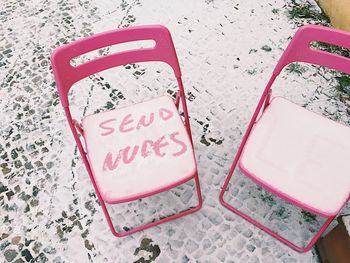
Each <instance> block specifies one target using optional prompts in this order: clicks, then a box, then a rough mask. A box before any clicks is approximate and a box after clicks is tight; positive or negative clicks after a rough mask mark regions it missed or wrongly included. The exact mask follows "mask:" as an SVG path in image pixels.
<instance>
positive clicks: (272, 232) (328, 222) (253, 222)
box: [220, 172, 336, 253]
mask: <svg viewBox="0 0 350 263" xmlns="http://www.w3.org/2000/svg"><path fill="white" fill-rule="evenodd" d="M232 174H233V172H232V173H230V175H229V176H228V179H231V177H232ZM227 182H229V181H227ZM227 187H228V184H226V182H225V185H224V187H223V188H222V190H221V192H220V202H221V204H222V205H223V206H225V207H226V208H227V209H229V210H230V211H232V212H234V213H236V214H238V215H239V216H241V217H243V218H244V219H245V220H247V221H248V222H250V223H252V224H254V225H255V226H257V227H258V228H260V229H261V230H263V231H265V232H266V233H268V234H269V235H271V236H273V237H274V238H276V239H278V240H279V241H281V242H283V243H284V244H286V245H287V246H289V247H291V248H293V249H294V250H296V251H298V252H302V253H304V252H307V251H309V250H310V249H311V248H312V247H313V245H314V244H315V243H316V241H317V240H318V239H319V237H320V236H321V235H322V233H323V232H324V231H325V230H326V229H327V227H328V226H329V224H330V223H331V222H332V221H333V219H334V218H335V217H336V215H335V216H331V217H328V218H327V220H326V222H325V223H324V224H323V225H322V227H321V228H320V229H319V231H318V232H317V233H316V235H315V236H314V237H313V238H312V239H311V241H310V242H309V244H308V245H307V246H305V247H300V246H297V245H295V244H293V243H292V242H290V241H289V240H287V239H286V238H284V237H282V236H281V235H279V234H277V233H276V232H274V231H273V230H271V229H269V228H267V227H266V226H264V225H263V224H261V223H259V222H258V221H256V220H255V219H253V218H252V217H250V216H248V215H246V214H244V213H243V212H242V211H240V210H238V209H237V208H235V207H233V206H232V205H231V204H229V203H227V202H226V201H225V200H224V194H225V192H226V190H227Z"/></svg>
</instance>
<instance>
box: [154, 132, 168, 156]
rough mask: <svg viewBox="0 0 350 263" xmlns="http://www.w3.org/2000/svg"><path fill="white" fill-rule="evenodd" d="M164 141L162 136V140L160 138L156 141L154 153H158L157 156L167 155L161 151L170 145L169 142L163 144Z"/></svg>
mask: <svg viewBox="0 0 350 263" xmlns="http://www.w3.org/2000/svg"><path fill="white" fill-rule="evenodd" d="M163 140H164V136H162V137H161V138H159V139H158V140H156V141H155V142H154V144H153V150H154V152H155V153H156V155H158V156H160V157H163V156H164V155H165V153H161V152H160V149H161V148H163V147H165V146H167V145H169V143H168V142H163V143H162V141H163Z"/></svg>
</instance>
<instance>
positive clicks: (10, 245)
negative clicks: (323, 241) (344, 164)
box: [0, 0, 350, 263]
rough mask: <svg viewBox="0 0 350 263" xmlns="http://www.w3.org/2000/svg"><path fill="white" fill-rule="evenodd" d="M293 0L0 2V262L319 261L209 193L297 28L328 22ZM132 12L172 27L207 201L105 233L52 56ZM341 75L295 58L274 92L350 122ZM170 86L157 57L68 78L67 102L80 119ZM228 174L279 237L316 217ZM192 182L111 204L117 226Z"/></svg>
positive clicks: (176, 203) (236, 194)
mask: <svg viewBox="0 0 350 263" xmlns="http://www.w3.org/2000/svg"><path fill="white" fill-rule="evenodd" d="M302 2H303V3H304V4H300V3H301V2H298V1H293V0H290V1H287V0H286V1H283V0H264V1H236V0H223V1H215V0H202V1H199V0H196V1H185V0H178V1H157V3H156V2H155V1H150V0H134V1H132V0H126V1H125V0H123V1H112V0H100V1H92V0H86V1H81V0H60V1H48V0H30V1H24V0H10V1H2V2H1V3H0V10H1V11H0V22H1V23H0V69H1V70H0V83H1V87H0V102H1V103H0V109H1V114H0V123H1V128H0V135H1V136H0V171H1V173H0V176H1V177H0V261H1V262H16V263H20V262H57V263H58V262H244V263H248V262H249V263H251V262H284V263H287V262H288V263H290V262H318V259H317V256H316V253H315V251H314V250H312V251H310V252H308V253H305V254H300V253H297V252H295V251H293V250H291V249H290V248H288V247H286V246H284V245H283V244H281V243H280V242H278V241H277V240H275V239H273V238H272V237H270V236H268V235H267V234H265V233H264V232H262V231H260V230H258V229H257V228H256V227H254V226H253V225H251V224H249V223H247V222H246V221H244V220H243V219H242V218H240V217H238V216H237V215H235V214H232V213H231V212H229V211H228V210H227V209H225V208H223V207H222V206H221V205H220V204H219V200H218V196H219V191H220V187H221V186H222V184H223V182H224V180H225V178H226V176H227V174H228V170H229V168H230V165H231V163H232V161H233V158H234V155H235V153H236V150H237V148H238V146H239V143H240V141H241V139H242V134H243V132H244V131H245V129H246V127H247V124H248V121H249V118H250V116H251V114H252V112H253V110H254V107H255V105H256V103H257V101H258V98H259V96H260V94H261V92H262V90H263V88H264V86H265V84H266V82H267V80H268V77H269V75H270V74H271V72H272V69H273V67H274V65H275V64H276V62H277V59H278V58H279V56H280V55H281V53H282V51H283V50H284V48H285V47H286V46H287V43H288V41H289V39H290V37H291V36H292V35H293V34H294V32H295V30H296V27H297V26H298V25H302V24H304V23H308V22H310V23H315V22H316V23H327V21H325V20H324V18H323V17H322V14H321V12H320V10H318V9H317V8H316V7H315V6H314V3H310V4H309V3H308V2H307V1H306V2H305V1H302ZM141 24H163V25H166V26H167V27H168V28H169V29H170V31H171V33H172V36H173V39H174V43H175V46H176V49H177V52H178V57H179V60H180V63H181V67H182V71H183V81H184V84H185V89H186V92H187V99H188V107H189V112H190V116H191V124H192V131H193V138H194V145H195V151H196V157H197V160H198V169H199V175H200V179H201V186H202V192H203V195H204V205H203V208H202V209H201V210H200V211H199V212H197V213H195V214H192V215H189V216H186V217H183V218H181V219H178V220H176V221H172V222H170V223H166V224H162V225H160V226H157V227H154V228H151V229H148V230H146V231H143V232H140V233H136V234H134V235H132V236H129V237H126V238H115V237H114V236H113V235H112V234H111V233H110V231H109V229H108V226H107V223H106V221H105V218H104V216H103V213H102V211H101V209H100V206H99V204H98V201H97V198H96V195H95V193H94V191H93V188H92V185H91V183H90V181H89V179H88V175H87V172H86V170H85V168H84V166H83V163H82V160H81V158H80V156H79V154H78V152H77V148H76V147H75V143H74V141H73V137H72V135H71V132H70V130H69V127H68V125H67V122H66V120H65V117H64V114H63V110H62V107H61V105H60V102H59V98H58V94H57V92H56V88H55V83H54V80H53V76H52V73H51V68H50V62H49V57H50V53H51V52H52V50H53V49H54V48H56V47H57V46H60V45H62V44H64V43H67V42H71V41H73V40H75V39H78V38H80V37H84V36H87V35H91V34H94V33H98V32H102V31H106V30H110V29H114V28H118V27H126V26H130V25H141ZM113 50H114V47H113V48H105V49H103V50H101V51H99V52H98V53H97V52H95V54H93V56H94V55H98V54H100V55H101V54H102V55H103V54H108V53H109V52H112V51H113ZM87 57H89V56H87ZM90 57H91V56H90ZM82 59H86V58H82ZM80 60H81V59H80ZM77 62H79V61H77ZM349 86H350V80H349V79H348V78H347V77H346V76H342V75H339V74H335V73H334V72H331V71H327V70H325V69H323V68H318V67H314V66H307V65H303V64H296V65H292V66H290V67H288V68H287V70H285V72H284V73H283V74H282V75H281V76H280V77H279V79H278V81H277V82H276V85H275V89H274V90H275V91H276V94H277V95H284V96H286V97H287V98H290V99H292V100H293V101H295V102H297V103H299V104H300V105H303V106H305V107H307V108H309V109H312V110H314V111H316V112H318V113H320V114H323V115H325V116H328V117H329V118H331V119H335V120H338V121H340V122H343V123H346V124H350V118H349V114H350V113H349V110H348V107H349V95H350V92H349V90H350V88H349ZM174 90H176V84H175V82H174V78H173V76H172V74H171V70H170V69H169V68H168V67H167V66H165V65H163V64H157V63H155V64H150V63H142V64H137V65H126V66H124V67H120V68H117V69H112V70H108V71H106V72H103V73H101V74H98V75H95V76H91V77H89V78H87V79H86V80H84V81H82V82H80V83H78V84H77V85H76V87H74V88H73V92H72V94H71V97H70V100H71V106H72V108H73V112H74V115H75V116H76V118H78V119H81V118H82V116H86V115H87V114H91V113H94V112H98V111H102V110H106V109H111V108H115V107H117V106H121V105H127V104H129V103H133V102H138V101H142V100H145V99H147V98H150V97H152V96H155V95H157V94H164V93H167V94H169V95H173V94H174ZM237 176H238V177H237V179H236V177H235V179H234V180H232V184H231V186H230V188H229V191H228V193H227V195H226V198H227V199H228V200H229V201H230V203H232V204H234V205H236V206H238V207H240V208H241V209H242V210H243V211H246V212H247V213H249V214H251V215H253V216H254V217H255V218H258V219H259V220H260V221H262V222H265V223H266V224H267V225H269V226H270V227H273V228H274V229H276V230H277V231H278V232H279V233H281V234H282V235H283V236H286V237H288V238H289V239H291V240H293V241H295V242H297V243H298V244H301V245H302V244H305V242H307V240H309V239H310V237H311V236H312V235H313V234H314V233H315V231H316V230H317V229H318V227H319V226H320V224H321V223H322V222H323V221H322V219H321V218H319V217H316V216H313V215H310V214H308V213H306V212H304V211H301V210H299V209H296V208H294V207H292V206H290V205H288V204H286V203H285V202H283V201H281V200H279V199H278V198H275V197H274V196H272V195H270V194H269V193H267V192H265V191H264V190H262V189H261V188H259V187H257V186H256V185H254V184H253V183H252V182H250V181H249V180H248V179H246V178H244V177H243V176H242V175H240V174H238V175H237ZM193 190H194V186H193V182H192V183H188V184H185V185H183V186H181V187H178V188H176V189H174V190H171V191H169V192H166V193H162V194H160V195H157V196H154V197H151V198H146V199H144V200H143V201H135V202H132V203H130V204H122V205H118V206H113V207H112V206H109V210H110V211H111V213H112V218H113V219H114V222H115V224H116V225H117V229H127V228H131V227H133V226H136V225H139V224H142V223H144V222H147V221H150V220H153V219H157V218H159V217H162V216H165V215H168V214H172V213H174V212H176V211H179V210H184V209H188V208H189V207H191V206H193V205H195V204H196V200H195V198H194V197H195V195H194V192H193ZM345 212H346V213H348V212H349V206H347V207H346V208H344V209H343V211H342V213H345Z"/></svg>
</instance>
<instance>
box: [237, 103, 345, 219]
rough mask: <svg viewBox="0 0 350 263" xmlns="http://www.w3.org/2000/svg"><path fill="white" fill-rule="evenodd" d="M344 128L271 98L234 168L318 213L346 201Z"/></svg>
mask: <svg viewBox="0 0 350 263" xmlns="http://www.w3.org/2000/svg"><path fill="white" fill-rule="evenodd" d="M349 156H350V128H349V127H347V126H345V125H342V124H340V123H337V122H334V121H332V120H329V119H327V118H325V117H322V116H320V115H318V114H315V113H313V112H311V111H308V110H306V109H305V108H302V107H300V106H298V105H296V104H294V103H292V102H290V101H288V100H286V99H284V98H281V97H277V98H274V99H273V100H272V101H271V104H270V105H269V106H268V108H267V109H266V110H265V111H264V113H263V115H262V116H261V118H260V119H259V120H258V121H257V123H256V124H255V127H254V128H253V130H252V132H251V134H250V136H249V139H248V141H247V144H246V146H245V148H244V150H243V152H242V156H241V159H240V163H239V165H240V169H241V170H242V171H243V172H244V173H245V174H246V175H248V176H250V177H252V178H253V179H255V180H257V181H259V182H260V183H261V184H263V185H265V186H266V187H267V188H269V189H270V190H272V191H274V192H275V193H276V194H278V195H280V196H286V197H287V198H288V199H290V200H294V201H295V202H296V203H299V204H302V205H303V206H306V207H309V208H310V209H311V210H314V211H318V212H319V213H321V214H324V215H336V214H337V213H338V212H339V210H340V209H341V208H342V206H343V205H344V203H345V202H346V201H347V198H348V196H349V189H350V176H349Z"/></svg>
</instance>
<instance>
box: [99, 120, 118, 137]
mask: <svg viewBox="0 0 350 263" xmlns="http://www.w3.org/2000/svg"><path fill="white" fill-rule="evenodd" d="M112 121H116V119H109V120H105V121H103V122H101V123H100V125H99V126H100V128H102V129H105V130H107V131H106V132H104V133H101V135H102V136H106V135H110V134H111V133H113V132H114V128H112V127H107V126H105V125H106V124H107V123H109V122H112Z"/></svg>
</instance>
